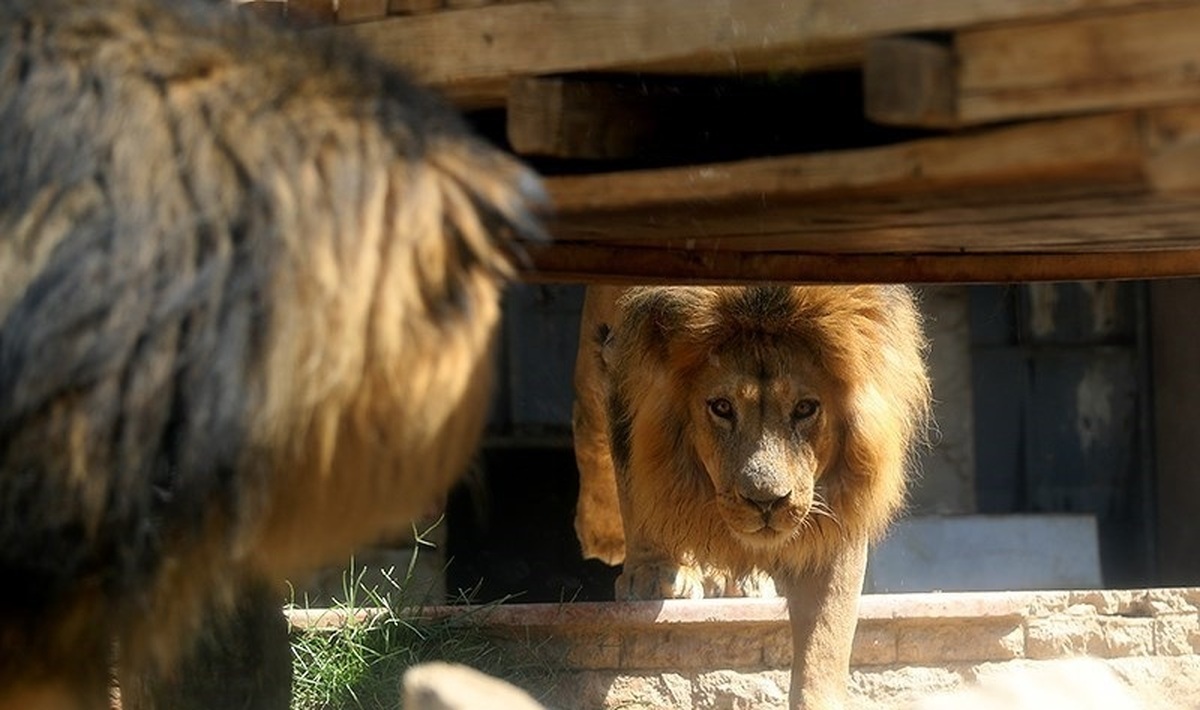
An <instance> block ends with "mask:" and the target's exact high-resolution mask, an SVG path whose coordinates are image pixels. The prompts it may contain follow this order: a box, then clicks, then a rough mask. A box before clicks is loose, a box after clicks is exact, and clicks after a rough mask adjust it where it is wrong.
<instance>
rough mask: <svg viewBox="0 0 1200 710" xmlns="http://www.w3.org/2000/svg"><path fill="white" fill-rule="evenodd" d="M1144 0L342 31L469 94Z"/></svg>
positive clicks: (856, 44)
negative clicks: (582, 74)
mask: <svg viewBox="0 0 1200 710" xmlns="http://www.w3.org/2000/svg"><path fill="white" fill-rule="evenodd" d="M1135 4H1138V0H976V1H975V2H970V3H964V2H961V0H921V1H918V2H878V0H836V1H834V0H794V1H791V2H779V0H739V2H736V3H731V2H729V0H655V1H654V2H646V1H645V0H557V1H556V2H549V1H548V0H542V1H540V2H526V3H517V4H501V5H489V6H486V7H481V8H477V9H470V10H461V11H458V12H453V13H431V14H425V15H415V16H411V17H394V18H391V19H388V20H382V21H379V22H371V23H362V24H358V25H354V26H351V27H347V28H342V29H339V30H337V31H341V32H346V33H349V34H353V35H354V36H355V37H356V39H358V40H359V41H361V42H363V43H365V44H366V45H368V46H369V47H371V48H372V49H373V50H374V51H375V52H376V53H377V54H379V55H381V56H383V57H385V58H386V59H389V60H391V61H393V62H395V63H397V64H399V65H401V66H404V67H407V68H408V69H409V70H410V71H412V72H414V74H415V75H416V76H417V78H418V79H419V80H421V81H423V82H426V83H430V84H435V85H439V86H443V87H446V88H447V89H448V90H449V91H450V93H452V94H455V93H456V92H458V93H460V94H461V95H462V96H464V97H466V100H470V101H474V102H490V103H500V102H502V101H503V99H504V92H505V90H506V81H507V80H508V79H509V78H511V77H514V76H519V75H525V74H550V73H565V72H572V71H597V70H613V69H639V68H640V69H646V68H652V69H657V70H661V71H672V72H683V71H695V72H705V73H712V72H725V73H734V74H737V73H744V72H747V71H755V70H765V69H771V70H781V69H788V68H792V69H810V68H813V67H821V66H840V65H845V64H848V63H857V62H858V61H859V60H860V59H861V52H862V44H863V42H864V41H865V40H866V39H868V38H870V37H876V36H881V35H888V34H899V33H904V32H918V31H928V30H940V29H950V28H961V27H966V26H973V25H977V24H982V23H991V22H997V21H1003V20H1018V19H1026V20H1028V19H1036V18H1052V17H1060V16H1063V15H1069V14H1072V13H1078V12H1086V11H1092V10H1096V9H1098V8H1109V7H1121V6H1129V5H1135Z"/></svg>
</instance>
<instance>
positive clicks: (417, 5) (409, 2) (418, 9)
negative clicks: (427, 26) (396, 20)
mask: <svg viewBox="0 0 1200 710" xmlns="http://www.w3.org/2000/svg"><path fill="white" fill-rule="evenodd" d="M440 9H442V0H388V14H391V15H419V14H421V13H424V12H433V11H435V10H440Z"/></svg>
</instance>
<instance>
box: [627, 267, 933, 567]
mask: <svg viewBox="0 0 1200 710" xmlns="http://www.w3.org/2000/svg"><path fill="white" fill-rule="evenodd" d="M618 308H619V310H620V312H621V313H622V320H623V323H622V325H621V327H620V329H619V331H618V333H617V335H616V336H615V337H614V339H613V340H612V342H611V343H610V344H609V346H608V350H609V351H608V352H607V353H606V359H607V361H608V369H609V376H610V377H611V380H610V389H609V391H610V397H609V402H608V406H609V423H610V436H611V443H612V452H613V459H614V463H615V468H616V474H617V476H618V478H619V480H622V481H623V483H624V485H626V486H628V487H629V488H628V491H629V497H630V498H631V499H633V500H636V501H652V503H651V504H648V505H646V506H645V511H643V512H644V515H646V516H647V517H645V518H644V520H643V523H644V525H645V535H646V538H647V539H654V540H656V541H658V542H660V543H662V544H665V545H666V546H667V548H668V549H670V550H671V551H672V552H673V553H674V554H675V555H676V556H677V558H679V559H687V558H689V557H691V558H693V559H698V560H700V561H702V562H711V563H714V564H718V565H723V566H726V567H729V568H730V569H733V570H735V571H738V570H742V571H744V570H746V569H748V568H750V567H760V568H764V569H774V570H781V569H782V570H787V569H791V570H796V571H799V570H802V569H804V568H806V567H808V566H810V565H813V564H820V563H822V562H823V561H824V560H826V559H828V558H829V556H830V555H831V554H833V553H834V552H836V550H837V549H839V546H840V545H841V544H842V543H843V542H845V541H848V540H852V539H863V538H866V539H874V538H877V537H878V536H879V535H880V534H881V533H882V532H883V530H884V529H885V527H886V526H887V525H888V523H889V522H890V521H891V520H892V519H893V518H894V517H895V516H896V514H897V512H898V511H899V510H900V509H901V507H902V505H903V502H904V498H905V488H906V481H907V479H908V472H909V470H910V468H911V466H912V464H913V452H914V449H915V446H914V445H915V444H917V443H918V442H919V441H920V440H921V439H922V437H923V436H924V432H925V431H926V427H927V424H928V422H929V412H930V401H931V396H930V384H929V379H928V377H927V375H926V368H925V351H926V341H925V338H924V335H923V330H922V320H921V316H920V312H919V310H918V308H917V305H916V303H915V301H914V298H913V295H912V293H911V292H910V291H909V290H908V289H907V288H905V287H900V286H871V285H865V286H794V287H782V286H761V287H759V286H756V287H640V288H634V289H630V290H629V291H628V292H627V293H625V294H624V296H623V297H622V299H621V300H620V302H619V304H618ZM731 343H736V344H737V345H738V347H745V348H767V349H769V348H777V349H783V350H784V351H786V350H788V349H806V350H807V351H808V352H809V353H812V354H813V355H814V356H815V360H816V361H817V363H818V366H819V367H820V368H821V369H822V370H823V372H824V374H825V375H826V376H827V377H828V379H829V380H830V381H831V382H832V383H833V393H832V401H830V402H827V403H826V404H825V405H824V406H826V407H829V408H830V409H831V410H832V412H831V415H832V416H833V417H834V418H835V419H834V425H833V426H834V428H833V431H834V433H835V434H834V435H835V444H834V446H833V448H832V452H833V453H832V454H831V455H830V460H827V461H822V462H820V465H819V472H818V474H817V476H818V483H817V486H818V490H819V491H820V495H821V496H822V498H823V499H824V502H825V503H826V504H827V505H828V509H829V512H830V513H832V515H812V516H810V518H811V520H810V521H808V522H807V524H806V525H804V526H802V527H801V529H800V532H799V534H798V535H796V536H795V537H793V538H792V539H791V540H789V541H788V542H787V543H786V544H785V545H784V546H782V547H780V548H778V549H775V550H772V551H769V552H763V551H758V550H752V549H749V548H747V547H746V546H745V545H743V544H740V543H739V542H738V541H737V540H736V539H735V538H734V536H732V535H731V534H730V532H729V530H728V529H727V527H726V526H725V525H724V524H723V522H722V521H721V520H720V518H719V516H718V514H717V511H716V507H715V505H714V504H713V490H712V484H711V482H710V481H709V479H708V477H707V475H706V474H705V473H704V471H703V470H701V466H700V464H699V462H698V460H697V458H696V455H695V452H694V446H693V444H692V442H691V440H690V437H691V436H692V433H691V429H690V427H689V425H688V414H687V404H686V402H687V400H688V397H689V396H694V394H692V393H691V392H690V391H689V387H690V386H691V382H692V379H693V376H694V374H695V373H696V372H697V371H698V370H699V369H700V368H701V367H704V366H706V364H707V363H708V362H709V357H710V353H712V352H714V351H715V350H717V349H719V348H721V347H724V346H727V345H729V344H731ZM792 351H793V352H795V351H796V350H792ZM784 356H785V357H786V354H785V355H784Z"/></svg>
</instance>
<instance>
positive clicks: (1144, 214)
mask: <svg viewBox="0 0 1200 710" xmlns="http://www.w3.org/2000/svg"><path fill="white" fill-rule="evenodd" d="M978 197H979V196H976V200H975V203H974V204H973V205H970V206H962V205H958V204H954V205H953V206H946V205H944V204H943V205H942V206H940V207H939V206H934V207H923V206H922V204H921V203H920V202H910V201H903V202H896V201H894V200H888V201H870V202H856V201H847V202H842V203H837V204H831V205H825V204H821V205H816V206H809V207H805V206H801V205H770V204H767V205H741V206H731V207H730V208H729V209H728V211H727V212H725V213H723V214H716V215H714V214H712V213H710V212H701V213H700V214H698V215H696V214H688V213H686V212H684V211H682V210H681V211H677V212H676V211H673V212H672V213H670V214H667V215H662V214H659V213H654V212H650V213H636V214H632V215H629V214H622V215H616V216H601V215H588V216H587V217H586V218H567V217H564V218H560V219H559V220H558V221H557V222H555V223H552V230H553V233H554V235H555V237H556V239H558V240H559V242H560V243H564V244H565V243H568V242H582V243H590V244H598V245H603V246H606V247H615V248H619V247H627V248H631V249H634V248H641V247H647V246H653V247H664V248H675V249H681V250H689V251H696V252H718V251H720V252H762V253H786V252H796V253H829V254H846V255H870V254H879V253H922V254H937V253H952V254H993V253H1004V252H1028V253H1039V252H1044V253H1052V252H1070V251H1078V252H1083V251H1086V252H1094V253H1100V252H1123V251H1157V250H1170V249H1178V248H1186V247H1187V246H1189V245H1190V244H1192V243H1194V242H1195V241H1196V240H1197V239H1200V201H1197V200H1195V199H1190V198H1164V197H1159V196H1155V195H1119V196H1104V197H1091V198H1086V199H1085V198H1080V199H1074V200H1071V199H1060V198H1059V197H1060V196H1059V195H1056V194H1054V193H1053V192H1051V191H1045V192H1038V191H1031V192H1029V193H1028V194H1027V195H1025V199H1024V200H1023V201H1014V202H1007V201H1003V200H994V201H991V202H983V201H982V200H980V199H978ZM946 202H954V201H953V200H950V199H947V200H946Z"/></svg>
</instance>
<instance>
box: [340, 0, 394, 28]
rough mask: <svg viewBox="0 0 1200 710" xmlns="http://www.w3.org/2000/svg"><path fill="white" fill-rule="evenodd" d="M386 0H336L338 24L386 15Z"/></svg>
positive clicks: (376, 18) (374, 18)
mask: <svg viewBox="0 0 1200 710" xmlns="http://www.w3.org/2000/svg"><path fill="white" fill-rule="evenodd" d="M387 14H388V0H338V4H337V21H338V23H339V24H345V23H350V22H366V21H368V20H378V19H382V18H384V17H387Z"/></svg>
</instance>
